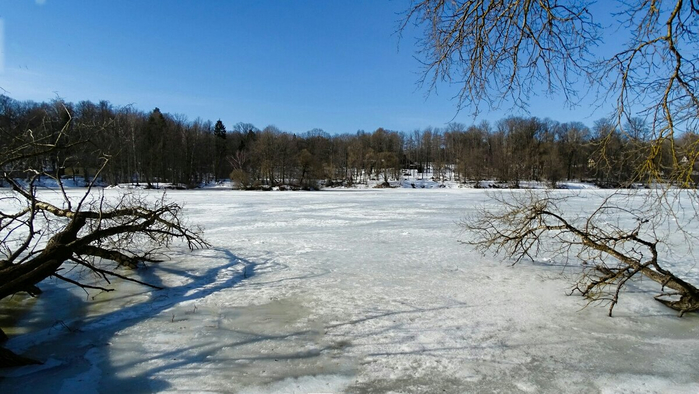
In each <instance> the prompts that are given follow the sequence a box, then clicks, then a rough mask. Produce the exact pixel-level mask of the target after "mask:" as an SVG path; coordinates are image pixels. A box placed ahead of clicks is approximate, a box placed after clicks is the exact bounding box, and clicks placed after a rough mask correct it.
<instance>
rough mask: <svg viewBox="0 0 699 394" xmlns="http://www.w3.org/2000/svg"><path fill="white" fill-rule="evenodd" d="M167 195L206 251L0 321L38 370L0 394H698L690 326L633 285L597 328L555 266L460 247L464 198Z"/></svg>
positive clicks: (2, 383) (580, 198)
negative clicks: (181, 208) (155, 287)
mask: <svg viewBox="0 0 699 394" xmlns="http://www.w3.org/2000/svg"><path fill="white" fill-rule="evenodd" d="M73 192H75V193H77V192H78V191H73ZM106 193H107V195H110V194H116V193H118V192H117V191H112V190H110V191H106ZM560 193H570V192H566V191H561V192H560ZM578 193H579V195H577V196H576V197H574V198H573V205H574V206H577V207H578V208H580V209H592V208H593V207H594V204H595V203H596V202H598V201H600V200H599V199H600V198H601V196H602V195H603V194H604V193H605V192H603V191H599V190H597V191H596V190H583V191H580V192H578ZM168 195H169V197H170V199H172V200H174V201H178V202H182V203H184V204H185V205H186V209H185V213H186V218H187V220H188V221H189V222H190V223H191V224H193V225H199V226H202V227H203V228H204V229H205V238H206V239H207V240H208V241H209V242H210V243H211V244H212V248H211V249H208V250H200V251H195V252H189V251H188V250H186V248H184V247H183V246H181V245H176V246H175V250H174V253H173V255H172V260H170V261H167V262H164V263H161V264H158V265H154V266H151V268H150V269H148V270H141V271H139V272H138V274H139V275H140V276H141V278H142V279H144V280H147V281H151V282H153V283H156V284H164V285H165V286H167V287H168V288H167V289H166V290H161V291H150V290H148V289H146V288H144V287H140V286H138V285H135V284H117V286H118V291H116V292H112V293H108V294H97V292H95V293H91V294H90V296H86V295H85V293H84V292H82V290H79V289H74V288H67V287H66V286H65V285H63V284H61V283H57V282H55V281H52V280H49V281H46V282H45V283H43V284H42V286H41V287H42V288H43V289H44V290H45V293H44V294H43V295H42V296H41V297H40V298H39V299H36V300H32V299H26V298H22V297H15V298H14V299H13V300H11V301H5V302H3V304H2V307H3V312H2V315H1V316H0V325H1V326H3V327H9V326H10V324H12V325H16V326H17V327H16V328H14V329H13V330H7V331H8V334H11V336H13V334H14V336H13V338H12V339H11V340H10V341H9V342H8V343H7V346H8V347H9V348H11V349H13V350H17V351H20V352H24V354H27V355H30V356H33V357H36V358H38V359H41V360H45V361H46V362H45V364H44V365H42V366H36V367H23V368H18V369H13V370H4V371H0V376H2V378H1V380H0V392H2V393H10V392H25V391H31V392H63V393H74V392H82V393H89V392H102V393H112V392H114V393H126V392H143V391H146V392H147V391H158V392H167V391H190V392H241V393H267V392H280V393H292V392H298V393H306V392H348V393H374V392H409V393H410V392H448V393H459V392H503V393H511V392H536V393H541V392H550V393H560V392H568V393H570V392H584V393H616V392H624V393H644V392H645V393H654V392H659V393H678V392H679V393H696V392H699V316H697V315H696V314H690V315H688V316H686V317H684V318H677V317H676V313H675V312H674V311H672V310H669V309H667V308H665V307H663V306H662V305H661V304H659V303H657V302H655V301H653V300H652V293H648V292H647V291H646V289H647V288H646V284H645V283H634V284H632V286H631V288H630V289H629V290H627V292H626V293H625V294H624V295H623V296H622V298H621V301H620V304H619V305H618V306H617V307H616V308H615V310H614V312H615V317H613V318H608V317H607V316H606V313H607V309H606V308H605V307H603V306H590V307H587V308H584V306H585V305H586V303H585V301H584V300H583V299H582V298H580V297H578V296H571V297H569V296H566V293H567V292H568V291H569V289H570V288H571V285H572V283H573V280H574V278H575V276H574V275H573V273H572V272H571V271H566V270H565V269H564V268H563V267H562V266H561V264H560V263H562V262H554V263H553V264H552V265H550V266H549V265H544V264H541V263H535V262H526V261H525V262H522V263H521V264H519V265H517V266H514V267H512V266H510V265H509V264H508V263H507V262H503V260H502V259H501V258H499V257H493V256H486V257H483V256H481V255H480V254H478V253H476V252H475V251H474V250H473V249H472V248H471V247H469V246H466V245H463V244H460V243H459V242H458V240H459V239H463V237H465V235H464V234H461V233H460V231H459V228H458V226H457V225H456V223H457V221H458V220H460V219H461V218H463V217H464V216H465V215H466V214H467V213H469V212H471V211H472V210H473V209H474V208H475V207H476V206H478V205H479V204H482V203H486V202H488V197H487V195H486V194H485V192H484V191H482V190H473V189H453V190H452V189H448V190H444V189H437V190H408V189H400V190H341V191H323V192H235V191H229V190H220V191H191V192H190V191H182V192H169V193H168ZM695 225H696V226H699V224H696V223H695ZM694 230H695V231H696V228H695V229H694ZM673 258H676V259H677V261H675V262H674V263H675V264H676V265H677V266H680V267H681V270H679V271H678V272H677V273H678V274H683V275H685V274H686V275H689V276H690V277H692V278H697V277H699V275H698V274H697V267H696V265H695V263H694V259H691V258H689V257H687V256H684V255H683V251H682V250H678V251H675V254H673ZM695 283H696V282H695ZM29 305H32V308H31V309H27V308H23V307H26V306H29ZM24 332H28V333H27V334H25V335H18V334H22V333H24ZM29 388H30V389H29Z"/></svg>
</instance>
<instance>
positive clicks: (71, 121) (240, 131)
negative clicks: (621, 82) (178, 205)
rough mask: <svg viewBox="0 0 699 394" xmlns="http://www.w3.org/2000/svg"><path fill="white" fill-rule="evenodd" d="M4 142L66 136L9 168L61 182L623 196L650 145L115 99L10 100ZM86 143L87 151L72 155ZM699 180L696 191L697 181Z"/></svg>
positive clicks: (563, 132)
mask: <svg viewBox="0 0 699 394" xmlns="http://www.w3.org/2000/svg"><path fill="white" fill-rule="evenodd" d="M0 133H1V137H2V144H3V145H4V147H3V148H2V151H8V150H9V148H11V147H12V146H13V144H15V145H16V144H19V143H22V141H26V140H27V138H33V139H41V138H46V140H47V141H52V140H53V138H54V137H55V136H57V135H59V133H63V134H61V135H62V137H61V139H59V141H58V142H59V144H63V145H64V148H65V149H63V150H61V151H60V153H59V154H57V155H55V156H52V157H37V158H28V159H27V161H26V162H25V165H24V168H3V169H2V170H3V171H5V172H8V171H10V172H14V173H15V174H14V176H16V177H26V176H28V174H26V173H24V170H26V169H27V168H37V166H40V168H42V169H43V170H44V171H45V172H47V173H50V174H54V175H55V176H62V177H82V178H84V179H90V178H91V177H93V176H95V174H96V173H97V172H98V171H99V175H100V177H101V178H102V180H103V181H104V182H106V183H108V184H118V183H127V182H128V183H135V184H143V185H146V186H152V187H155V186H157V185H158V184H159V183H164V182H167V183H171V184H174V185H180V186H182V187H197V186H200V185H202V184H207V183H212V182H217V181H221V180H224V179H231V180H233V181H234V184H236V185H238V186H239V187H241V188H265V187H271V186H285V187H294V188H296V187H298V188H316V187H318V185H319V183H320V182H322V183H323V184H325V185H326V186H332V185H340V184H341V185H351V184H354V183H365V182H367V181H368V180H369V179H376V180H380V181H383V182H386V183H387V182H388V181H389V180H391V179H400V178H401V176H404V175H405V173H406V172H409V173H410V175H413V176H418V177H419V176H421V174H423V175H424V174H425V173H431V176H432V177H434V178H435V180H437V181H443V180H451V181H459V182H464V183H465V182H478V181H482V180H494V181H497V182H502V183H504V184H506V185H507V186H509V187H518V186H519V183H520V182H521V181H531V180H533V181H545V182H549V183H550V184H551V185H552V186H555V184H556V183H557V182H559V181H563V180H586V181H591V182H596V183H598V184H600V185H603V186H611V187H619V186H623V185H627V184H630V183H631V182H638V181H640V179H638V178H637V176H638V174H639V171H638V169H639V168H642V166H643V163H642V162H640V160H641V158H645V157H648V156H647V155H645V154H644V150H645V149H649V146H650V144H648V140H649V138H650V137H651V136H650V132H649V128H648V127H647V125H646V124H645V123H644V122H643V121H641V120H639V119H632V120H630V121H629V122H627V124H625V125H624V126H623V127H617V126H616V123H615V122H612V121H610V120H606V119H601V120H598V121H596V122H595V123H594V125H593V127H592V128H588V127H587V126H585V125H584V124H582V123H579V122H572V123H559V122H556V121H553V120H550V119H543V120H542V119H538V118H533V117H528V118H525V117H510V118H506V119H503V120H500V121H498V122H496V123H494V124H489V123H486V122H483V123H481V124H478V125H471V126H465V125H462V124H459V123H451V124H449V125H448V126H446V127H445V128H429V129H424V130H415V131H413V132H398V131H391V130H385V129H383V128H379V129H377V130H375V131H373V132H370V133H367V132H364V131H358V132H357V133H356V134H340V135H331V134H329V133H326V132H324V131H323V130H320V129H314V130H311V131H308V132H305V133H302V134H294V133H289V132H284V131H281V130H279V129H277V128H276V127H274V126H267V127H265V128H264V129H261V130H260V129H258V128H256V127H255V126H253V125H252V124H249V123H243V122H241V123H237V124H235V125H233V126H231V127H228V128H227V127H226V126H225V125H224V124H223V123H222V122H221V121H220V120H219V121H217V122H215V123H214V122H211V121H203V120H201V119H196V120H194V121H190V120H188V119H187V118H186V117H185V116H182V115H171V114H167V113H163V112H161V111H160V110H159V109H158V108H156V109H154V110H153V111H151V112H148V113H146V112H142V111H139V110H136V109H134V108H133V107H131V106H125V107H116V106H113V105H111V104H110V103H109V102H106V101H101V102H99V103H93V102H90V101H81V102H79V103H67V102H64V101H62V100H54V101H51V102H48V103H35V102H22V101H17V100H13V99H11V98H9V97H7V96H0ZM698 139H699V137H698V136H697V134H694V133H686V134H684V135H682V136H681V137H680V138H679V139H678V140H676V141H669V143H668V144H667V146H666V147H663V149H661V151H660V152H658V153H657V155H655V160H659V161H660V162H661V163H662V162H667V164H668V168H671V167H672V163H673V162H681V161H682V160H687V155H690V154H696V153H692V152H693V150H692V149H693V148H691V147H696V144H697V140H698ZM78 141H81V142H82V141H87V143H80V144H75V145H73V144H74V143H75V142H78ZM107 159H108V160H107ZM32 160H34V162H30V161H32ZM37 160H40V161H41V162H40V163H37V162H36V161H37ZM105 163H106V164H105ZM692 182H693V185H696V182H697V178H696V172H695V173H694V178H693V180H692ZM476 184H477V183H476Z"/></svg>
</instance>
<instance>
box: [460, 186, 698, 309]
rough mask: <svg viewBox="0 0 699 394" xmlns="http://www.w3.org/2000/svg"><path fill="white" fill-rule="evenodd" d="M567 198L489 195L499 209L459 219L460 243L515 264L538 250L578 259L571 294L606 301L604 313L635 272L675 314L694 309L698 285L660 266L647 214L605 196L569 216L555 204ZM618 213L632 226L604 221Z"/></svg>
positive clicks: (481, 211)
mask: <svg viewBox="0 0 699 394" xmlns="http://www.w3.org/2000/svg"><path fill="white" fill-rule="evenodd" d="M567 198H568V197H565V196H564V197H555V196H553V195H552V194H551V193H550V192H541V193H536V192H533V191H529V192H525V193H523V194H522V193H519V194H514V193H513V194H511V195H508V196H505V195H499V196H495V199H496V201H497V203H498V204H499V205H500V207H501V208H495V209H487V208H483V209H481V210H480V211H479V212H478V213H477V214H476V215H473V216H471V217H469V218H466V219H464V220H463V221H462V222H461V223H460V224H461V227H462V228H463V229H464V230H466V232H467V233H468V236H469V238H468V240H466V241H464V242H465V243H467V244H470V245H473V246H475V247H476V248H477V249H479V250H481V251H486V250H493V251H495V252H496V253H503V254H505V255H507V256H508V257H511V258H513V259H514V262H515V264H516V263H517V262H519V261H520V260H521V259H523V258H525V257H526V258H532V259H534V258H535V257H536V256H537V255H539V254H542V253H553V254H555V255H561V256H564V257H565V258H566V259H570V258H571V257H574V258H576V259H578V260H579V261H580V262H581V263H582V266H583V270H582V274H581V276H580V278H579V280H578V282H577V283H576V284H575V286H574V287H573V292H578V293H580V294H581V295H582V296H584V297H586V298H587V299H588V300H590V301H591V302H594V301H600V302H608V303H609V315H610V316H611V315H612V311H613V309H614V306H615V305H616V304H617V303H618V300H619V294H620V291H621V290H622V288H623V287H624V286H625V285H626V284H627V282H628V281H629V280H630V279H632V278H633V277H635V276H636V275H638V274H640V275H642V276H644V277H646V278H648V279H651V280H652V281H654V282H656V283H658V284H659V285H660V294H658V295H657V296H656V297H655V299H656V300H658V301H660V302H662V303H663V304H664V305H666V306H667V307H669V308H672V309H674V310H676V311H678V312H679V314H680V316H682V315H683V314H685V313H687V312H693V311H697V310H699V289H697V287H696V286H695V285H693V284H691V283H689V282H687V281H685V280H683V279H681V278H679V277H677V276H676V275H675V274H673V273H672V272H670V271H669V270H667V269H665V268H663V267H662V266H661V261H660V259H659V255H658V244H659V243H660V242H661V240H660V239H658V238H657V237H656V238H653V236H654V235H655V231H654V229H653V228H652V226H653V225H654V224H656V223H657V222H656V221H654V220H650V219H648V218H646V217H644V216H645V215H647V214H650V213H648V212H644V211H641V210H634V209H633V208H632V207H631V208H629V207H625V206H622V205H618V204H617V203H616V202H614V200H612V199H606V200H605V202H604V203H603V204H602V205H601V206H600V207H599V208H598V209H597V210H596V212H595V213H593V214H592V215H590V216H589V217H587V218H586V219H585V220H571V219H568V218H566V215H564V214H563V213H562V212H564V210H563V209H561V207H560V205H561V204H562V203H564V202H565V201H566V199H567ZM622 213H625V215H626V219H629V220H634V221H635V225H633V226H630V227H629V228H626V229H622V228H621V227H620V226H615V225H613V224H610V223H609V222H608V221H607V220H605V218H607V217H609V216H610V215H617V217H618V216H620V215H622ZM641 215H643V216H641ZM647 227H648V228H647ZM666 289H667V290H670V292H668V291H666Z"/></svg>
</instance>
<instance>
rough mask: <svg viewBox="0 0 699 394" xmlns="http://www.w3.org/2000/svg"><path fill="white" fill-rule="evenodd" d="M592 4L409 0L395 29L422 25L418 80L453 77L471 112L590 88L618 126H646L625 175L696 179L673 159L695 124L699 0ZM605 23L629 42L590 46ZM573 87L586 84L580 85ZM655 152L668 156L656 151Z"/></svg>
mask: <svg viewBox="0 0 699 394" xmlns="http://www.w3.org/2000/svg"><path fill="white" fill-rule="evenodd" d="M594 3H595V2H594V1H591V0H577V1H573V0H512V1H505V0H422V1H414V2H413V3H412V4H411V6H410V8H409V10H408V11H407V14H406V17H405V18H404V20H403V23H402V26H401V31H405V28H406V26H408V24H409V23H411V22H412V23H415V24H416V25H418V26H423V27H424V34H423V36H422V39H421V45H422V46H421V50H420V52H419V55H420V57H421V58H422V62H423V64H424V68H425V72H424V74H423V77H422V79H421V82H422V83H426V84H427V85H428V87H429V89H430V90H433V89H436V88H437V86H438V85H439V83H440V82H447V83H450V84H453V85H456V86H457V87H458V88H459V89H460V90H459V93H458V94H457V99H458V102H457V107H458V109H459V110H461V109H464V108H465V107H466V106H471V108H472V109H473V111H474V112H475V113H478V112H479V111H480V109H481V106H482V104H486V105H488V106H490V107H497V106H499V105H502V104H503V103H510V104H512V105H514V106H516V107H520V108H526V107H527V104H528V101H529V99H530V97H531V96H532V94H536V93H539V92H540V91H541V90H542V89H543V90H544V92H545V93H547V94H549V95H563V96H564V98H565V101H566V102H567V103H568V104H570V105H576V104H577V103H579V101H578V99H579V97H580V93H591V94H597V95H599V96H600V97H599V98H600V100H598V101H599V102H601V103H603V104H606V103H608V102H612V103H614V105H613V106H614V110H613V111H611V112H612V113H613V114H612V115H613V116H612V117H613V118H614V119H615V123H616V125H617V127H619V129H620V130H621V131H622V133H625V134H629V135H631V134H633V133H634V130H628V131H626V125H628V124H635V123H637V121H638V120H641V121H645V122H647V124H648V129H647V135H648V138H647V142H646V144H644V145H643V146H644V149H643V151H642V152H641V151H639V154H642V155H643V156H642V158H643V160H641V164H639V165H638V166H637V168H635V176H634V179H633V181H636V182H638V181H646V182H650V181H657V180H664V181H669V182H673V183H677V184H678V185H681V186H684V187H688V186H694V185H693V184H691V183H688V182H687V181H688V179H690V178H691V173H692V171H693V167H694V162H687V161H684V162H680V159H681V158H682V157H683V156H680V155H678V154H677V152H676V149H675V137H677V136H679V135H680V134H682V133H683V132H687V131H689V132H694V131H696V130H697V128H698V127H699V116H698V115H699V97H698V95H697V86H698V85H699V69H698V68H697V67H698V65H699V58H698V57H697V53H698V52H699V40H697V39H696V35H697V34H698V33H699V31H698V29H697V26H698V25H699V0H671V1H651V0H646V1H639V2H627V1H623V0H618V1H615V2H606V3H605V6H604V7H601V6H600V5H595V4H594ZM593 12H596V13H597V14H595V13H593ZM600 13H606V15H600ZM605 18H606V19H605ZM601 20H606V21H607V22H605V23H607V24H611V25H612V26H609V27H607V26H604V25H602V24H601V22H600V21H601ZM610 21H613V22H610ZM613 29H620V30H622V31H621V32H620V31H616V33H617V35H618V34H621V35H622V36H628V40H626V42H623V43H622V44H621V46H620V47H618V48H617V50H616V51H612V52H611V53H603V54H602V53H594V52H593V50H594V48H595V47H596V46H597V45H598V43H600V42H601V41H602V39H601V37H603V36H604V35H605V33H607V34H609V33H614V30H613ZM610 35H612V34H610ZM581 82H585V83H584V84H583V83H581ZM580 86H587V87H589V88H588V89H589V91H588V90H587V89H586V90H585V92H579V91H578V89H579V87H580ZM603 104H601V105H603ZM609 137H610V138H612V137H613V135H610V136H609ZM611 142H613V141H611ZM604 143H605V141H604V140H603V141H602V144H601V145H602V148H601V149H603V148H604ZM666 145H667V146H668V147H666ZM698 148H699V146H697V145H694V146H693V147H692V149H693V152H696V151H697V149H698ZM663 152H667V153H668V154H670V155H671V157H670V159H669V160H661V159H660V158H661V157H660V156H661V155H662V154H663ZM685 156H686V155H685ZM689 156H692V155H689ZM689 156H687V157H689ZM692 157H696V155H694V156H692Z"/></svg>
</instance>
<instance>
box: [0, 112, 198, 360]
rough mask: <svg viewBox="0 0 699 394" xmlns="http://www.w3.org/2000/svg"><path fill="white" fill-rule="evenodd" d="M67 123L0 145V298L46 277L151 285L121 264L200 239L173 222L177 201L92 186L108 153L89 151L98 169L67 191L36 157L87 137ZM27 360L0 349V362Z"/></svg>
mask: <svg viewBox="0 0 699 394" xmlns="http://www.w3.org/2000/svg"><path fill="white" fill-rule="evenodd" d="M66 113H68V111H66ZM68 115H69V114H68ZM69 125H70V120H69V121H68V122H67V123H66V124H65V125H64V126H63V127H62V128H61V129H60V130H56V131H50V132H47V133H44V134H38V135H35V133H34V132H33V131H32V130H31V129H30V130H27V132H26V133H24V134H23V135H17V136H15V137H14V138H12V139H11V140H9V141H7V143H6V144H3V146H2V148H0V169H1V170H2V171H3V172H2V178H3V180H4V181H5V182H6V183H7V184H9V185H10V186H11V190H8V191H7V192H3V195H2V196H1V197H0V203H1V204H2V205H1V206H0V299H3V298H5V297H9V296H12V295H14V294H16V293H19V292H26V293H29V294H30V295H33V296H34V295H38V294H40V293H41V290H40V289H39V287H38V286H37V285H38V284H39V283H40V282H41V281H42V280H44V279H46V278H48V277H54V278H57V279H60V280H63V281H65V282H68V283H71V284H73V285H77V286H79V287H81V288H83V289H85V290H87V289H94V290H99V291H112V290H113V289H112V288H110V287H109V284H110V278H114V277H117V278H121V279H124V280H127V281H132V282H137V283H140V284H143V285H146V286H151V287H156V286H153V285H150V284H147V283H144V282H141V281H139V280H137V279H135V278H133V277H131V276H129V275H128V273H125V272H122V270H121V268H122V267H125V268H136V267H138V266H139V265H141V264H143V263H145V262H157V261H159V260H160V259H161V258H162V253H163V252H164V250H165V249H166V248H167V247H168V246H170V244H171V243H172V242H173V241H174V240H175V239H182V240H184V242H185V243H186V244H187V246H188V247H189V248H190V249H193V248H200V247H205V246H207V243H206V242H205V241H204V240H203V239H202V237H201V232H200V231H199V230H197V229H190V228H188V227H187V226H186V225H185V224H184V223H183V222H182V221H181V219H180V217H181V209H182V208H181V207H180V206H179V205H177V204H175V203H171V202H168V201H167V200H166V199H165V198H164V196H163V197H161V198H158V199H155V200H152V199H148V198H146V197H139V196H137V195H134V194H123V195H121V196H120V197H119V198H117V199H116V200H113V199H110V198H106V197H105V196H104V194H103V193H101V192H99V191H97V190H95V187H94V186H95V182H96V181H97V179H98V177H99V175H100V173H101V171H102V169H104V168H105V166H106V165H107V163H108V161H109V159H110V157H109V156H108V155H104V154H98V153H97V150H95V155H96V157H98V158H99V160H100V161H101V163H102V165H101V168H100V169H99V170H98V171H97V174H96V176H95V177H94V178H93V179H92V181H91V182H90V184H89V185H88V187H87V189H85V191H84V193H82V194H79V195H78V197H77V198H75V197H72V198H71V197H70V195H71V193H69V192H67V191H66V190H65V189H64V187H63V183H62V181H61V177H60V176H59V172H54V171H53V169H51V168H50V167H46V166H45V165H43V164H42V163H45V162H46V161H47V160H50V159H51V158H52V157H56V156H60V153H61V151H63V150H65V149H70V148H73V147H75V146H78V145H90V141H89V140H87V139H81V138H75V137H76V136H71V135H69V132H68V131H69V129H70V126H69ZM69 137H70V138H69ZM65 141H71V142H65ZM18 175H23V176H24V178H25V180H24V181H20V180H18V179H17V176H18ZM42 179H43V180H46V179H52V180H53V181H54V182H56V184H57V185H58V188H59V190H60V193H59V195H58V198H56V194H55V193H46V192H44V193H42V192H40V190H39V189H40V188H39V185H40V182H41V180H42ZM85 273H91V274H94V275H92V276H86V275H84V274H85ZM95 278H96V279H97V280H95ZM156 288H157V287H156ZM0 333H2V331H1V330H0ZM0 336H4V334H2V335H0ZM28 362H31V360H27V359H25V358H22V357H19V356H15V355H14V354H12V353H11V352H10V351H8V350H7V349H2V348H0V366H8V365H17V364H23V363H28Z"/></svg>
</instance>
